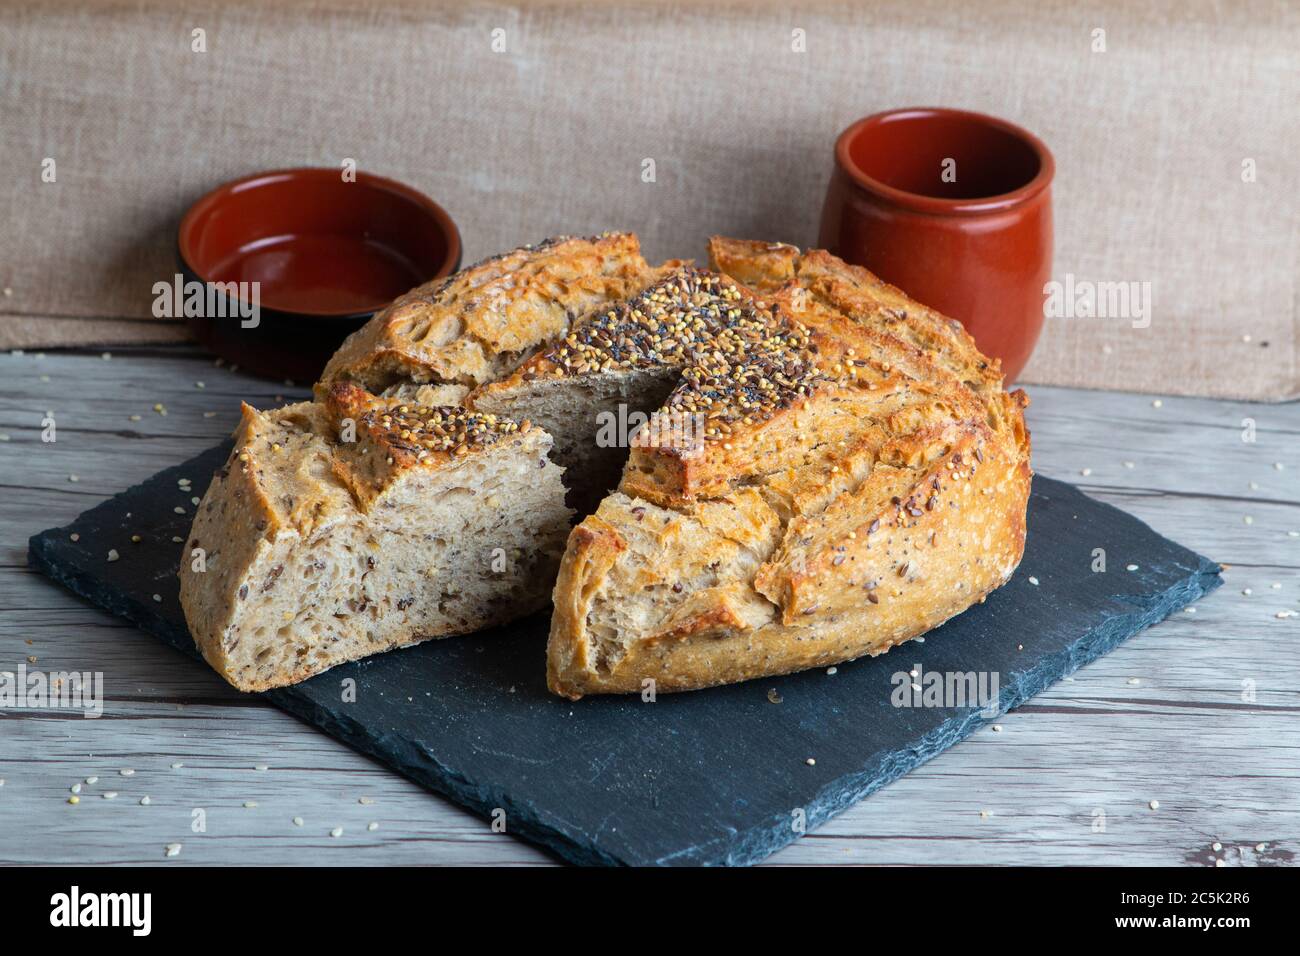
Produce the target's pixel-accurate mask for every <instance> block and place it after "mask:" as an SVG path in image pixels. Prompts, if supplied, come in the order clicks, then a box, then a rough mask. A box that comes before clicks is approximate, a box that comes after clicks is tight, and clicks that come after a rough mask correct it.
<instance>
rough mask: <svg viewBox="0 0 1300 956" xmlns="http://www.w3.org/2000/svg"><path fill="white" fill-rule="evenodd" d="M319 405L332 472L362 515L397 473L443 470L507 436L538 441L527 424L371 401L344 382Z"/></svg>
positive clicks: (434, 407) (398, 401) (437, 407)
mask: <svg viewBox="0 0 1300 956" xmlns="http://www.w3.org/2000/svg"><path fill="white" fill-rule="evenodd" d="M325 404H326V407H327V408H328V409H329V411H330V414H331V418H332V423H333V427H334V429H335V433H336V434H337V436H338V444H337V446H336V451H335V454H334V464H333V468H334V473H335V474H336V475H338V476H339V478H341V479H342V480H343V481H344V482H345V483H346V484H347V486H348V488H349V489H350V490H351V491H352V493H353V495H354V496H355V497H356V499H357V501H358V502H359V503H360V505H361V506H362V508H363V509H365V510H370V508H371V507H372V506H373V505H374V503H375V501H376V499H378V498H379V497H380V496H381V495H382V494H383V492H384V491H385V489H386V488H387V487H388V486H389V485H390V484H391V483H392V482H393V480H394V479H395V478H397V477H398V476H399V475H401V474H402V473H403V472H407V471H410V470H412V469H416V468H420V469H425V470H428V471H432V470H435V469H439V468H445V467H448V466H451V465H454V464H455V463H457V462H459V461H461V460H463V459H467V458H469V457H470V456H472V455H474V454H476V453H478V452H482V451H484V450H486V449H489V448H491V447H492V446H494V445H496V444H497V443H498V442H499V441H502V440H503V439H506V438H510V437H512V436H524V435H533V437H535V438H536V437H542V436H541V433H540V432H539V431H538V430H537V429H535V428H533V426H532V424H531V423H530V422H528V421H527V420H525V421H523V422H515V421H512V420H511V419H508V418H505V417H502V416H499V415H491V414H483V413H478V412H472V411H469V410H468V409H466V408H464V407H463V406H452V405H417V404H412V403H409V402H408V401H406V400H404V399H402V398H392V397H389V398H381V397H376V396H373V395H370V394H369V393H368V392H366V391H365V390H364V389H362V388H359V387H358V386H356V385H353V384H351V383H349V382H341V383H336V384H334V385H332V386H330V390H329V393H328V395H327V399H326V403H325ZM535 432H536V433H537V434H536V435H534V434H533V433H535Z"/></svg>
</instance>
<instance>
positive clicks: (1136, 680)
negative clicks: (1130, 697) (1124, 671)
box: [1128, 677, 1142, 687]
mask: <svg viewBox="0 0 1300 956" xmlns="http://www.w3.org/2000/svg"><path fill="white" fill-rule="evenodd" d="M1128 682H1129V685H1130V686H1131V687H1136V686H1137V685H1138V684H1140V683H1142V680H1141V678H1138V677H1130V678H1129V679H1128Z"/></svg>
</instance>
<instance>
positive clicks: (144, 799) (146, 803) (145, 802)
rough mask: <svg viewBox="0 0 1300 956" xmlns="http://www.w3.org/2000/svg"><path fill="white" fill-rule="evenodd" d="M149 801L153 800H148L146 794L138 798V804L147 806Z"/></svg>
mask: <svg viewBox="0 0 1300 956" xmlns="http://www.w3.org/2000/svg"><path fill="white" fill-rule="evenodd" d="M151 803H153V801H152V800H150V799H149V797H148V796H147V795H146V796H143V797H141V798H140V806H142V807H147V806H149V804H151Z"/></svg>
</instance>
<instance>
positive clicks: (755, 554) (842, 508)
mask: <svg viewBox="0 0 1300 956" xmlns="http://www.w3.org/2000/svg"><path fill="white" fill-rule="evenodd" d="M710 262H711V264H712V265H714V266H715V267H717V268H722V269H725V270H726V271H727V272H728V273H729V274H730V275H732V276H733V277H734V278H735V279H736V280H737V281H738V282H741V283H743V285H744V293H745V294H744V299H745V301H746V302H747V303H749V304H750V305H752V306H753V307H754V308H756V309H758V310H759V311H760V312H763V311H764V310H767V311H768V312H770V321H772V322H774V323H776V324H777V325H782V326H783V327H793V328H795V329H797V330H801V332H802V334H801V335H796V336H794V337H793V338H791V339H790V341H789V342H788V343H787V344H788V345H789V346H790V347H791V348H792V349H793V350H795V351H797V352H799V353H800V354H801V355H802V356H803V357H805V358H807V360H808V362H809V364H810V365H811V366H812V369H811V370H809V371H807V372H805V373H803V378H802V381H803V382H805V383H807V385H808V388H807V389H806V390H803V391H800V392H799V393H798V394H797V395H796V396H795V397H794V398H793V399H792V400H790V401H788V402H784V403H779V404H778V405H777V406H776V407H775V408H773V409H769V410H766V411H764V412H763V413H762V414H752V415H748V416H746V417H744V418H742V419H741V420H740V421H739V422H736V423H735V427H733V428H731V429H730V430H729V431H728V432H727V434H726V435H724V436H714V437H711V438H709V439H708V440H706V441H705V442H704V443H703V445H702V447H695V448H690V449H686V450H683V449H682V448H680V447H666V448H665V447H658V446H648V445H642V446H636V447H633V449H632V452H631V455H630V457H629V460H628V465H627V467H626V469H625V471H624V476H623V480H622V482H621V484H620V487H619V492H618V493H617V494H615V495H612V496H611V497H610V498H608V499H606V501H605V502H604V503H602V505H601V507H600V509H599V510H598V511H597V513H596V514H595V515H594V516H592V517H589V518H587V519H585V520H584V521H583V522H582V523H581V524H579V525H578V527H577V528H575V529H574V531H573V533H572V535H571V536H570V539H569V544H568V548H567V551H566V556H565V559H564V560H563V561H562V562H561V570H560V575H559V578H558V579H557V582H556V587H555V596H554V601H555V606H556V613H555V615H554V617H553V619H552V628H551V634H550V639H549V643H548V668H547V680H548V685H549V687H550V688H551V690H552V691H553V692H555V693H557V694H560V695H562V696H565V697H569V698H570V699H578V698H580V697H582V696H583V695H585V694H592V693H633V692H642V693H644V692H646V691H647V689H649V688H653V690H654V691H656V692H658V691H664V692H668V691H684V690H693V689H698V688H702V687H708V686H713V685H716V684H723V683H731V682H734V681H740V680H748V679H752V678H755V677H760V676H770V675H776V674H784V673H789V672H792V671H797V670H802V669H805V668H809V667H816V666H825V665H828V664H833V663H839V662H842V661H846V660H851V659H853V658H856V657H860V656H863V655H875V654H879V653H883V652H884V651H886V650H888V649H889V648H890V647H893V646H894V645H896V644H898V643H901V642H902V641H905V640H908V639H910V638H913V637H916V636H918V635H920V634H923V633H925V632H926V631H928V630H930V629H932V628H934V627H936V626H938V625H939V624H941V623H942V622H943V621H945V620H947V619H948V618H950V617H952V616H953V615H955V614H958V613H960V612H961V611H962V610H965V609H966V608H967V607H969V606H970V605H971V604H973V603H976V602H979V601H982V600H984V598H985V596H986V595H987V594H988V593H989V592H990V591H992V590H994V589H995V588H997V587H999V586H1001V585H1002V584H1003V583H1005V582H1006V580H1007V579H1008V578H1009V577H1010V576H1011V574H1012V573H1013V572H1014V570H1015V568H1016V566H1017V565H1018V563H1019V561H1020V558H1021V556H1022V554H1023V551H1024V540H1025V509H1026V505H1027V501H1028V495H1029V486H1030V480H1031V478H1032V471H1031V469H1030V465H1029V436H1028V433H1027V431H1026V430H1025V428H1024V418H1023V409H1024V407H1025V406H1026V405H1027V399H1026V398H1025V396H1024V394H1023V392H1016V393H1014V394H1011V395H1008V394H1007V393H1006V392H1005V391H1003V389H1002V381H1001V373H1000V369H999V368H998V366H997V363H996V362H995V361H991V360H989V359H988V358H986V357H985V356H983V355H981V354H980V353H979V351H978V350H977V349H976V348H975V345H974V343H973V341H972V340H971V339H970V337H969V335H967V334H966V332H965V330H964V329H963V328H961V326H960V325H959V324H958V323H955V322H952V321H951V320H948V319H946V318H945V317H943V316H941V315H939V314H938V313H935V312H933V310H930V309H927V308H925V307H924V306H921V305H920V304H918V303H915V302H912V301H911V300H909V299H907V297H906V296H904V295H903V294H902V293H901V292H899V291H898V290H897V289H894V288H893V287H891V286H888V285H887V284H885V283H883V282H881V281H880V280H879V279H878V278H877V277H875V276H874V275H872V274H871V273H870V272H868V271H867V270H865V269H861V268H858V267H853V266H848V265H846V264H845V263H843V262H841V261H840V260H838V259H836V258H835V257H833V256H830V255H829V254H827V253H824V252H820V251H813V252H810V253H807V254H801V253H799V251H798V250H797V249H795V248H794V247H791V246H786V245H780V244H767V243H749V242H741V241H736V240H725V239H715V240H714V241H713V242H712V243H711V248H710ZM654 288H655V287H651V289H649V290H647V292H646V293H645V295H647V296H648V295H651V294H652V293H653V292H654ZM545 361H546V359H545V357H543V356H539V357H538V359H536V360H535V362H534V366H535V367H537V369H538V370H539V371H541V372H543V373H546V372H548V371H549V370H548V369H546V368H545V366H544V363H545ZM587 364H588V365H591V364H594V363H593V362H591V361H588V363H587ZM551 374H553V373H551ZM712 380H713V381H716V380H717V376H715V377H714V379H712ZM672 401H673V400H672V399H670V402H669V405H670V406H671V405H672ZM720 511H722V512H726V513H728V514H729V515H730V518H729V521H728V522H726V523H725V525H724V524H720V523H719V522H718V521H717V520H716V515H717V514H718V513H719V512H720ZM711 514H712V515H714V516H715V517H713V518H710V517H709V516H710V515H711ZM740 527H748V528H751V529H752V528H762V529H764V531H763V533H762V534H758V535H749V536H748V537H746V535H743V534H737V533H736V531H735V529H736V528H740Z"/></svg>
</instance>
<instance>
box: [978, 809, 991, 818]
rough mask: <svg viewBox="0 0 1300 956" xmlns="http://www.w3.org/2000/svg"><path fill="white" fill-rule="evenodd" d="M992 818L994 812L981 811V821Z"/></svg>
mask: <svg viewBox="0 0 1300 956" xmlns="http://www.w3.org/2000/svg"><path fill="white" fill-rule="evenodd" d="M991 816H993V811H992V810H981V811H980V819H981V820H987V819H988V818H989V817H991Z"/></svg>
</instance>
